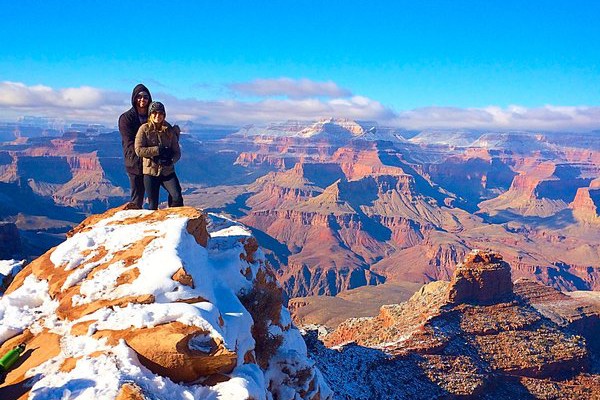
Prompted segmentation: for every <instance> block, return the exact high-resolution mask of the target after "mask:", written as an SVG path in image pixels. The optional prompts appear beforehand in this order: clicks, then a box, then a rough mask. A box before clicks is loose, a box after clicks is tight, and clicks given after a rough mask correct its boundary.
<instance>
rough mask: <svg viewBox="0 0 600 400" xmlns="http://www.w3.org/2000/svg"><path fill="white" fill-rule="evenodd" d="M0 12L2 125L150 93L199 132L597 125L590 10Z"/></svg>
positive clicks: (597, 29)
mask: <svg viewBox="0 0 600 400" xmlns="http://www.w3.org/2000/svg"><path fill="white" fill-rule="evenodd" d="M1 3H2V9H3V11H4V15H5V18H4V19H3V24H2V25H1V26H0V33H2V37H4V38H6V39H5V40H4V44H3V46H2V48H1V50H0V82H3V84H2V85H0V111H2V110H3V113H4V114H5V115H19V113H20V114H21V115H22V114H32V113H33V114H36V113H37V114H47V115H58V114H59V113H60V112H62V113H63V115H65V116H66V117H69V118H80V119H84V118H85V114H86V111H89V114H90V115H89V118H90V119H102V118H103V115H105V116H106V119H107V120H110V119H111V118H113V117H114V115H113V114H114V113H117V112H118V109H119V107H121V108H123V106H126V104H127V102H128V92H130V90H131V88H132V87H133V85H135V84H136V83H137V82H145V83H147V84H148V86H150V87H151V90H152V91H153V93H156V94H157V95H158V97H160V98H161V99H162V100H165V103H166V104H167V107H168V108H169V106H171V107H172V110H173V111H174V114H172V115H173V116H175V117H177V118H180V119H197V120H199V121H205V122H227V121H232V122H235V123H242V122H244V121H243V120H244V118H246V119H247V120H248V122H260V121H268V120H273V121H275V120H280V119H284V118H285V117H286V116H287V114H289V117H290V118H313V117H314V118H319V117H326V116H339V117H344V116H346V117H348V118H359V119H360V118H362V119H377V120H383V121H386V122H389V123H391V124H399V125H402V124H406V125H407V126H408V127H410V126H411V124H412V125H413V126H418V125H419V124H424V125H423V126H427V120H433V121H435V120H436V118H438V119H439V121H438V123H439V124H443V123H447V124H448V126H449V127H453V126H461V118H462V119H464V126H465V127H468V126H470V124H471V125H473V121H475V126H486V124H487V125H490V126H494V124H497V123H500V125H502V123H505V124H506V127H514V126H516V125H514V124H513V122H514V121H515V120H519V119H520V120H524V119H526V120H528V121H533V120H534V119H535V120H536V121H538V120H540V119H544V120H545V116H549V118H550V119H552V120H554V121H558V120H560V121H564V120H565V118H566V119H569V118H571V119H573V118H575V119H574V120H573V126H574V128H579V129H583V128H584V127H586V128H587V127H589V128H594V127H598V126H600V124H598V121H599V120H600V117H598V115H599V114H600V112H598V109H597V108H598V106H600V101H599V99H600V46H599V45H598V43H600V24H599V23H598V16H600V2H597V1H593V0H589V1H528V2H525V1H475V0H473V1H460V0H459V1H410V2H409V1H385V2H384V1H371V2H367V1H352V0H350V1H301V0H300V1H252V2H250V1H248V2H242V1H211V2H208V1H194V2H192V1H172V2H166V1H162V2H158V1H144V2H133V1H126V2H117V1H110V0H108V1H102V2H97V1H89V0H88V1H85V0H84V1H62V2H59V1H51V0H50V1H44V2H34V1H29V0H24V1H23V0H20V1H4V0H3V1H2V2H1ZM122 3H123V4H122ZM41 87H43V89H41ZM40 93H41V97H44V96H46V99H45V100H44V101H37V102H36V97H38V96H40ZM69 93H70V94H69ZM11 96H12V97H13V98H12V99H11ZM155 97H157V96H155ZM61 101H62V102H64V103H65V104H61ZM77 102H80V103H81V104H77ZM98 108H101V109H103V110H104V113H102V112H100V111H99V110H98ZM469 110H471V111H473V112H474V113H475V114H473V113H469V112H468V111H469ZM465 112H467V113H466V114H465ZM482 112H483V113H484V114H485V113H487V114H485V115H484V114H482ZM286 113H287V114H286ZM590 113H591V114H593V116H590ZM440 115H441V116H440ZM582 116H583V117H582ZM270 117H271V118H270ZM490 118H491V119H490ZM507 118H508V119H509V120H510V121H513V122H510V121H509V122H508V123H507V122H506V119H507ZM477 121H479V122H477ZM486 121H487V122H486ZM490 121H491V122H490ZM541 122H544V121H541ZM478 124H479V125H478ZM481 124H483V125H481ZM536 124H538V125H539V124H540V122H535V123H534V124H533V125H531V127H536V126H537V125H536ZM435 125H436V124H435V123H432V125H431V126H435ZM546 125H548V124H546ZM546 125H544V124H542V125H540V128H543V127H546ZM563 125H564V126H563ZM551 126H552V125H551ZM523 127H525V128H527V127H529V125H527V124H524V125H523ZM561 127H563V128H567V127H568V122H565V123H564V124H562V125H561Z"/></svg>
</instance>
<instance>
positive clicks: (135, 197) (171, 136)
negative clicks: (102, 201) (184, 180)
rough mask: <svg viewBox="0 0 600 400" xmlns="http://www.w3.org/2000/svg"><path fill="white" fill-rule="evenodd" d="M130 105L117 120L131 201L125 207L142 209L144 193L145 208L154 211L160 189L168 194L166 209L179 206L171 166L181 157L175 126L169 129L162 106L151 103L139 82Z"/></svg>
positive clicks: (144, 88)
mask: <svg viewBox="0 0 600 400" xmlns="http://www.w3.org/2000/svg"><path fill="white" fill-rule="evenodd" d="M131 105H132V107H131V108H130V109H129V110H128V111H126V112H124V113H123V114H121V116H120V117H119V132H121V141H122V144H123V154H124V156H125V169H126V170H127V175H128V176H129V184H130V186H131V201H130V202H129V204H128V206H127V208H129V209H140V208H142V205H143V204H144V191H145V192H146V197H148V208H149V209H151V210H156V209H158V197H159V191H160V187H161V186H162V187H164V188H165V189H166V190H167V192H169V202H168V204H169V207H181V206H183V196H182V194H181V185H180V184H179V179H178V178H177V175H176V174H175V167H174V164H175V163H176V162H177V161H178V160H179V158H180V157H181V150H180V148H179V134H180V129H179V126H177V125H174V126H171V124H169V123H168V122H167V121H166V120H165V117H166V111H165V106H164V105H163V104H162V103H160V102H158V101H154V102H153V101H152V96H151V95H150V91H149V90H148V88H147V87H146V86H144V85H142V84H141V83H140V84H138V85H136V87H135V88H133V92H132V94H131Z"/></svg>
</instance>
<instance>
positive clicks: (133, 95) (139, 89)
mask: <svg viewBox="0 0 600 400" xmlns="http://www.w3.org/2000/svg"><path fill="white" fill-rule="evenodd" d="M140 92H146V93H148V96H149V97H150V99H149V100H148V104H150V103H152V94H150V90H148V88H147V87H146V86H144V85H142V84H141V83H138V84H137V85H135V87H134V88H133V92H131V105H132V106H133V108H135V98H136V97H137V95H138V94H139V93H140Z"/></svg>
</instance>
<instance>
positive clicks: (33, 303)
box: [0, 207, 331, 400]
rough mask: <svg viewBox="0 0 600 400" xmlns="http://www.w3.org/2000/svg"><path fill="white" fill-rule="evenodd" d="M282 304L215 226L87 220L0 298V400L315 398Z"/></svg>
mask: <svg viewBox="0 0 600 400" xmlns="http://www.w3.org/2000/svg"><path fill="white" fill-rule="evenodd" d="M207 226H208V229H207ZM282 300H283V294H282V291H281V288H280V287H279V286H278V285H277V283H276V280H275V278H274V276H273V275H272V273H271V272H270V270H269V268H268V267H267V266H266V264H265V259H264V256H263V253H262V251H261V250H260V248H259V247H258V243H257V241H256V240H255V239H254V238H253V237H252V236H251V235H250V233H249V231H248V230H247V229H246V228H244V227H243V226H241V225H239V224H236V223H234V222H232V221H230V220H228V219H224V218H222V217H218V216H216V215H206V214H203V213H201V212H199V211H198V210H196V209H193V208H189V207H183V208H175V209H166V210H159V211H154V212H152V211H145V210H121V209H112V210H109V211H108V212H106V213H105V214H102V215H93V216H91V217H89V218H88V219H86V220H85V221H84V222H83V223H82V224H80V225H79V226H78V227H76V228H75V229H74V230H73V231H71V233H70V234H69V238H68V239H67V240H66V241H65V242H64V243H62V244H60V245H59V246H57V247H56V248H54V249H52V250H50V251H48V252H47V253H46V254H44V255H43V256H42V257H40V258H38V259H36V260H35V261H33V262H32V263H30V264H29V265H27V266H26V267H25V268H24V269H23V270H22V271H21V272H20V273H19V274H17V275H16V277H15V278H14V280H13V281H12V283H11V284H10V286H9V287H8V289H7V290H6V292H5V294H4V295H3V296H2V298H0V322H1V323H0V343H2V344H1V347H0V354H4V353H5V352H6V351H8V350H9V349H11V348H13V347H14V346H15V345H16V344H19V343H25V344H26V348H27V351H26V353H24V354H23V356H22V357H21V360H20V362H19V363H18V364H17V365H16V366H15V367H14V369H12V370H11V371H10V372H9V373H8V374H7V375H6V378H5V380H4V382H3V383H2V384H0V398H3V399H5V398H15V399H16V398H30V399H48V398H64V396H68V397H69V398H73V399H75V398H78V399H90V398H96V399H114V398H118V399H134V398H136V399H141V398H169V399H188V398H215V399H216V398H222V397H229V398H239V399H267V398H273V399H276V398H278V399H284V398H298V399H315V400H316V399H326V398H329V397H330V396H331V392H330V390H329V388H328V386H327V385H326V384H325V382H324V380H323V378H322V376H321V374H320V372H319V371H318V370H317V369H316V368H315V367H314V363H313V362H312V361H310V360H309V359H308V358H307V356H306V347H305V345H304V342H303V341H302V338H301V336H300V334H299V332H298V330H297V329H296V328H295V327H294V326H293V325H292V323H291V319H290V315H289V312H288V311H287V310H286V309H285V308H284V307H283V305H282Z"/></svg>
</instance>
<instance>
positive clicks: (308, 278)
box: [0, 119, 600, 296]
mask: <svg viewBox="0 0 600 400" xmlns="http://www.w3.org/2000/svg"><path fill="white" fill-rule="evenodd" d="M207 129H208V128H207ZM400 133H402V134H403V135H404V134H405V135H406V136H405V137H407V138H409V137H412V139H410V140H405V139H404V138H402V137H401V136H399V134H400ZM181 145H182V148H183V149H184V152H183V158H182V160H181V161H180V162H179V163H178V165H177V171H178V176H179V177H180V179H181V181H182V182H183V184H184V190H185V196H186V204H192V205H194V206H197V207H205V208H210V209H211V210H213V211H217V212H226V213H228V214H229V215H231V216H234V217H235V218H240V219H243V222H244V223H246V224H248V225H250V226H251V227H252V228H254V229H255V232H256V234H257V235H258V236H260V240H261V243H263V246H265V247H266V248H267V256H268V257H269V260H270V261H271V262H272V264H273V266H274V267H275V268H276V269H277V270H278V271H277V277H278V279H279V280H280V282H281V283H282V284H283V285H284V287H285V290H286V291H287V292H288V294H289V295H291V296H300V295H302V296H304V295H310V294H336V293H339V292H340V291H343V290H347V289H349V288H354V287H356V286H359V285H365V284H380V283H382V282H384V281H385V282H394V283H403V282H413V283H424V282H428V281H432V280H437V279H446V280H447V279H450V277H451V276H452V273H453V271H454V266H455V265H456V263H458V262H459V261H460V260H462V259H463V258H464V256H465V254H467V253H468V252H469V251H470V249H472V248H490V249H494V250H496V251H498V252H500V253H501V254H503V256H504V258H505V260H506V261H507V262H509V263H510V265H511V266H512V270H513V271H512V272H513V276H515V277H528V278H535V279H537V280H538V281H540V282H543V283H544V284H548V285H552V286H554V287H556V288H559V289H561V290H583V289H598V288H600V283H599V282H600V266H599V265H598V259H600V233H599V232H600V231H599V230H598V229H597V228H598V212H597V206H598V198H597V197H598V183H597V179H598V175H599V173H600V148H599V146H598V144H597V137H596V136H594V135H593V134H580V133H577V134H574V133H561V134H551V133H548V134H539V133H529V132H475V131H456V130H436V131H426V132H421V133H418V132H400V131H398V130H394V129H392V128H388V129H386V128H382V127H380V126H377V124H376V123H364V122H356V121H347V120H338V119H325V120H322V121H317V122H316V123H314V124H313V123H306V122H298V121H292V122H287V123H283V124H273V125H271V126H268V127H264V128H259V127H247V128H243V129H241V130H240V131H239V132H237V133H235V134H233V135H230V136H226V137H223V135H222V134H219V135H217V134H216V133H214V132H213V131H212V130H210V132H209V130H207V131H205V132H204V133H203V134H202V136H201V137H194V136H193V135H192V134H188V133H187V132H186V133H184V134H183V135H182V136H181ZM121 153H122V152H121V144H120V136H119V135H118V133H117V132H113V133H110V134H98V135H90V134H83V133H78V134H75V133H70V134H66V135H64V136H63V137H61V138H57V137H42V138H26V137H23V138H19V139H18V140H15V141H13V142H10V143H3V144H0V198H1V199H3V204H4V205H5V207H3V208H2V209H1V210H0V218H3V219H5V220H7V221H14V219H15V217H16V215H17V214H19V213H22V214H25V215H27V216H45V217H48V218H50V219H52V220H54V221H57V222H58V221H69V222H74V223H78V222H80V221H81V220H82V219H83V217H84V215H83V213H89V212H102V211H104V210H105V209H106V208H107V207H111V206H114V205H115V204H122V203H123V202H125V201H126V194H127V192H128V182H127V179H126V174H125V172H124V169H123V161H122V158H121V157H122V156H121ZM594 179H595V180H596V181H594ZM82 212H83V213H82ZM19 229H22V228H21V227H19ZM43 231H44V227H43V226H40V227H39V228H38V230H37V231H35V230H33V229H32V230H30V231H29V232H28V233H27V236H24V243H26V244H31V242H32V241H31V240H29V239H30V238H31V237H36V238H39V236H40V235H38V233H40V232H42V234H44V235H46V236H47V240H44V241H43V242H42V241H40V240H37V241H36V243H43V245H40V247H43V249H44V250H43V251H45V249H47V248H49V247H50V246H52V245H56V240H57V238H56V237H53V236H52V235H54V234H57V233H62V232H56V231H51V232H43ZM26 250H27V251H29V249H26ZM35 250H36V253H35V255H38V254H40V251H39V250H38V249H35ZM43 251H42V252H43ZM31 254H33V253H31V252H28V254H26V255H31Z"/></svg>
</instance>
